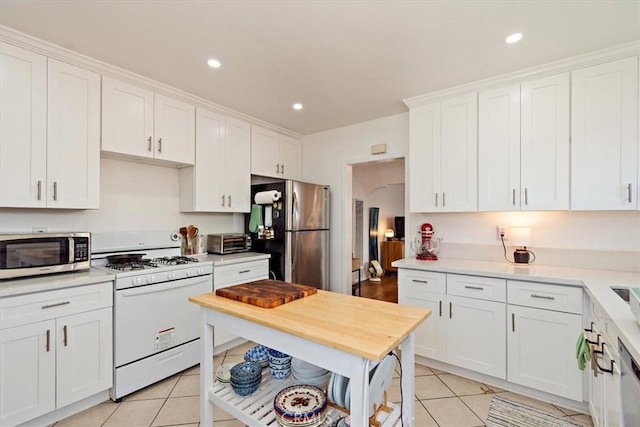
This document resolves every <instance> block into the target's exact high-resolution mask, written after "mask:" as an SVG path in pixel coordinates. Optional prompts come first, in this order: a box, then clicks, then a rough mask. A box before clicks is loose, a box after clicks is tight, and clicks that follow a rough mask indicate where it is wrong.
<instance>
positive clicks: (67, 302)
mask: <svg viewBox="0 0 640 427" xmlns="http://www.w3.org/2000/svg"><path fill="white" fill-rule="evenodd" d="M67 304H71V301H62V302H57V303H55V304H47V305H43V306H42V307H40V308H41V309H43V310H44V309H47V308H52V307H60V306H61V305H67Z"/></svg>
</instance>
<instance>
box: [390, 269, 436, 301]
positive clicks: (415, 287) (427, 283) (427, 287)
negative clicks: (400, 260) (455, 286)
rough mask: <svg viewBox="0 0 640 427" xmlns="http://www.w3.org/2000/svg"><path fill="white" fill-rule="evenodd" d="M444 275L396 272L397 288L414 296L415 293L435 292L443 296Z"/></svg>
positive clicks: (415, 271)
mask: <svg viewBox="0 0 640 427" xmlns="http://www.w3.org/2000/svg"><path fill="white" fill-rule="evenodd" d="M446 277H447V276H446V274H444V273H434V272H431V271H420V270H407V269H404V268H401V269H399V270H398V286H399V287H403V288H404V292H405V293H406V294H409V295H415V292H417V293H421V292H437V293H441V294H444V293H446V292H447V279H446Z"/></svg>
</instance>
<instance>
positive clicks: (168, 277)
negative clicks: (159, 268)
mask: <svg viewBox="0 0 640 427" xmlns="http://www.w3.org/2000/svg"><path fill="white" fill-rule="evenodd" d="M167 279H169V280H176V274H175V273H174V272H169V273H167Z"/></svg>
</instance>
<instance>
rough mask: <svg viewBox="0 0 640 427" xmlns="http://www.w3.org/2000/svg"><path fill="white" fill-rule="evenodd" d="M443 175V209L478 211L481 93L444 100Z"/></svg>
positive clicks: (442, 135)
mask: <svg viewBox="0 0 640 427" xmlns="http://www.w3.org/2000/svg"><path fill="white" fill-rule="evenodd" d="M441 109H442V110H441V111H442V117H441V143H440V147H441V148H440V153H441V157H440V171H441V172H440V176H441V190H442V210H443V211H448V212H470V211H477V210H478V96H477V93H472V94H469V95H464V96H460V97H457V98H454V99H451V100H447V101H444V102H442V105H441Z"/></svg>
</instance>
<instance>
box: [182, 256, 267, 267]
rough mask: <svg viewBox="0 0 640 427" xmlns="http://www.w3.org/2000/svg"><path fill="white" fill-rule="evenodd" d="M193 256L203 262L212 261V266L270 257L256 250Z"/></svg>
mask: <svg viewBox="0 0 640 427" xmlns="http://www.w3.org/2000/svg"><path fill="white" fill-rule="evenodd" d="M193 256H194V257H195V258H197V259H199V260H200V261H203V262H206V261H209V262H212V263H213V266H214V267H220V266H222V265H231V264H239V263H242V262H250V261H259V260H261V259H269V258H271V255H269V254H261V253H258V252H240V253H235V254H229V255H216V254H201V255H193Z"/></svg>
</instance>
